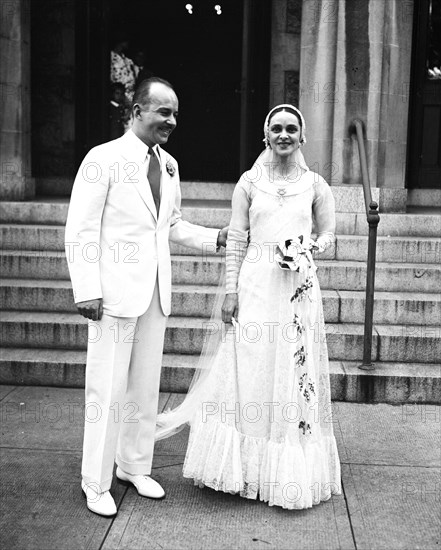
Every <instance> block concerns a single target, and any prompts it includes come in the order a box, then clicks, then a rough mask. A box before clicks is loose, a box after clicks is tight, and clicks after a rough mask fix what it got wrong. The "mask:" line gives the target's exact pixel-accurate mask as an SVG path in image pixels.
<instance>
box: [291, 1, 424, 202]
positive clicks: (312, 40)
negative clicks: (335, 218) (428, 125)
mask: <svg viewBox="0 0 441 550" xmlns="http://www.w3.org/2000/svg"><path fill="white" fill-rule="evenodd" d="M412 10H413V2H411V1H407V0H385V1H378V0H350V1H349V0H346V1H345V0H303V9H302V34H301V63H300V108H301V110H302V112H303V114H304V115H305V119H306V123H307V126H308V130H307V140H308V143H307V144H306V146H305V151H304V152H305V157H306V159H307V160H309V162H310V163H311V167H312V169H315V170H316V171H318V172H319V173H320V174H321V175H322V176H323V177H325V178H326V179H327V181H328V182H329V183H330V184H341V183H348V184H359V183H361V173H360V163H359V160H358V149H357V143H356V141H355V139H354V138H353V137H351V136H350V134H349V130H348V129H349V126H350V123H351V121H352V120H353V119H354V118H355V117H357V118H360V119H361V120H363V122H364V123H365V125H366V138H367V146H366V151H367V155H368V167H369V176H370V182H371V186H372V187H376V186H377V187H391V188H395V189H397V188H400V189H402V190H404V184H405V182H404V175H405V163H406V141H407V119H408V107H409V105H408V89H409V78H410V57H411V55H410V54H411V42H412V21H413V20H412ZM398 195H400V193H398ZM401 195H403V193H401ZM403 196H404V195H403Z"/></svg>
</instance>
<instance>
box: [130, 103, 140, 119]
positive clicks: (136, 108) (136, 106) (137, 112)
mask: <svg viewBox="0 0 441 550" xmlns="http://www.w3.org/2000/svg"><path fill="white" fill-rule="evenodd" d="M132 111H133V117H134V118H135V117H136V118H140V117H141V107H140V106H139V103H135V104H134V105H133V109H132Z"/></svg>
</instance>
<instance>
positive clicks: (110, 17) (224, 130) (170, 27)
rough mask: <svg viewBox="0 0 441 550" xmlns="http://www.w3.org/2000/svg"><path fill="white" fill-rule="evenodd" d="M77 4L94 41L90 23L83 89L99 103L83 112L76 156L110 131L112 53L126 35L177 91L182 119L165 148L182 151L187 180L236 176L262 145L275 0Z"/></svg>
mask: <svg viewBox="0 0 441 550" xmlns="http://www.w3.org/2000/svg"><path fill="white" fill-rule="evenodd" d="M79 4H83V7H82V8H81V7H80V8H79V13H78V22H77V29H78V28H79V27H81V26H82V25H81V20H82V21H86V20H87V29H86V33H87V41H85V40H84V38H85V37H84V26H82V29H81V31H82V32H81V35H82V37H81V38H80V37H78V40H79V43H78V52H77V53H78V55H79V56H80V59H81V58H82V59H84V63H83V64H80V66H82V67H83V74H82V75H81V76H80V77H79V86H80V88H81V92H80V90H78V93H81V95H82V96H84V94H85V95H86V96H87V97H88V98H89V105H90V106H91V107H90V109H89V113H88V115H87V116H86V117H84V116H83V118H82V119H81V120H78V121H77V131H78V132H79V134H80V135H82V136H83V139H80V140H79V142H80V144H81V150H79V151H78V160H81V159H82V158H83V157H84V154H85V150H87V149H89V148H90V147H91V146H93V145H96V144H97V143H101V142H103V141H106V140H108V139H109V137H108V136H109V134H108V117H107V112H106V108H103V105H105V106H107V105H108V86H109V71H110V66H109V65H110V64H109V56H110V50H111V48H112V43H114V41H115V39H116V37H117V36H121V35H125V36H126V37H127V40H128V42H129V48H128V51H127V56H128V57H130V58H131V59H133V58H134V57H135V56H136V54H137V52H139V51H143V52H144V58H145V65H144V67H145V69H146V70H147V72H148V73H151V74H153V75H155V76H160V77H162V78H165V79H166V80H168V81H170V82H171V83H172V84H173V86H174V88H175V90H176V92H177V95H178V98H179V122H178V126H177V128H176V130H175V131H174V132H173V134H172V136H171V137H170V141H169V143H167V144H166V145H165V146H164V148H165V149H166V150H167V151H168V152H169V153H170V154H171V155H173V156H174V157H176V159H177V160H178V162H179V169H180V175H181V179H183V180H187V181H188V180H192V181H201V180H202V181H225V182H234V181H237V179H238V178H239V176H240V173H241V171H242V169H243V168H244V167H245V168H248V167H249V165H250V162H251V160H252V159H254V158H256V157H257V155H258V154H259V152H260V150H261V148H262V144H261V139H262V138H261V129H260V126H261V121H262V120H263V119H264V117H265V114H266V112H267V110H268V102H269V86H270V82H269V74H270V70H269V62H270V42H271V21H270V13H271V2H270V0H260V1H259V2H254V1H252V0H224V1H221V0H218V1H214V0H213V1H210V0H193V1H192V2H189V1H185V0H163V1H161V2H153V1H146V0H125V1H124V2H121V0H111V1H110V2H109V1H105V0H98V2H92V0H88V1H86V2H80V3H79ZM87 4H89V6H87ZM81 10H82V11H81ZM97 68H98V69H97ZM93 105H95V106H96V108H94V107H93Z"/></svg>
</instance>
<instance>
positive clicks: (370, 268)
mask: <svg viewBox="0 0 441 550" xmlns="http://www.w3.org/2000/svg"><path fill="white" fill-rule="evenodd" d="M352 128H353V129H355V133H356V136H357V143H358V153H359V156H360V166H361V175H362V183H363V192H364V204H365V207H366V218H367V222H368V224H369V239H368V258H367V274H366V308H365V314H364V339H363V363H362V364H361V365H360V366H359V368H360V369H363V370H374V369H375V366H374V364H373V363H372V330H373V318H374V292H375V255H376V251H377V227H378V224H379V222H380V216H379V214H378V204H377V203H376V202H375V201H373V200H372V193H371V185H370V183H369V173H368V169H367V160H366V151H365V148H364V136H363V122H362V121H361V120H359V119H355V120H354V121H353V122H352Z"/></svg>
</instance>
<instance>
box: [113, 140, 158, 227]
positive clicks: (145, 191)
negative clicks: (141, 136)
mask: <svg viewBox="0 0 441 550" xmlns="http://www.w3.org/2000/svg"><path fill="white" fill-rule="evenodd" d="M130 132H131V131H130V130H129V132H127V133H126V134H124V136H122V137H121V141H122V147H121V149H122V152H121V155H122V156H123V157H124V158H125V159H126V160H127V163H128V165H132V166H133V167H129V166H127V171H126V170H123V172H126V173H127V174H131V175H129V176H128V177H127V179H128V180H129V182H130V183H132V184H133V185H134V187H135V189H136V190H137V191H138V193H139V195H140V197H141V199H142V200H143V202H144V203H145V205H146V206H147V208H148V209H149V210H150V212H151V214H152V216H153V217H154V219H155V220H156V221H158V215H157V212H156V206H155V201H154V200H153V195H152V191H151V189H150V183H149V181H148V179H147V164H146V162H145V160H144V159H141V153H140V152H139V150H138V149H137V145H138V143H137V138H136V136H132V135H130ZM128 171H130V172H128Z"/></svg>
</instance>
